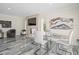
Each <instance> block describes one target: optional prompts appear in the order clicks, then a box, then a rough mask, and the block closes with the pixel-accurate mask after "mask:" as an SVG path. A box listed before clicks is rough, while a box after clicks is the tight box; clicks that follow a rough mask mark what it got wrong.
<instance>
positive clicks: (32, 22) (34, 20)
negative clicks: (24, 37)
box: [28, 17, 36, 26]
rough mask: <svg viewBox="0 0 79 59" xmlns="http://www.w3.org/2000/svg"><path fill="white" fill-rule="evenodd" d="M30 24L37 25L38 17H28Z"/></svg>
mask: <svg viewBox="0 0 79 59" xmlns="http://www.w3.org/2000/svg"><path fill="white" fill-rule="evenodd" d="M28 25H29V26H35V25H36V17H34V18H29V19H28Z"/></svg>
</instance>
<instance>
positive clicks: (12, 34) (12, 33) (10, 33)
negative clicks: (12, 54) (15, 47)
mask: <svg viewBox="0 0 79 59" xmlns="http://www.w3.org/2000/svg"><path fill="white" fill-rule="evenodd" d="M15 36H16V30H15V29H10V30H8V31H7V38H15Z"/></svg>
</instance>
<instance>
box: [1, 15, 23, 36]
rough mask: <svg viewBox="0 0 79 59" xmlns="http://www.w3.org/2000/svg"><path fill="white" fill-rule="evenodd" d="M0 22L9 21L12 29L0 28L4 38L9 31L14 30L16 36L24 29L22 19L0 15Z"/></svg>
mask: <svg viewBox="0 0 79 59" xmlns="http://www.w3.org/2000/svg"><path fill="white" fill-rule="evenodd" d="M0 20H5V21H11V22H12V27H11V28H2V27H1V26H0V29H2V30H3V32H4V36H5V37H6V32H7V31H8V30H9V29H16V35H19V34H20V32H21V30H22V29H24V17H19V16H9V15H4V14H0Z"/></svg>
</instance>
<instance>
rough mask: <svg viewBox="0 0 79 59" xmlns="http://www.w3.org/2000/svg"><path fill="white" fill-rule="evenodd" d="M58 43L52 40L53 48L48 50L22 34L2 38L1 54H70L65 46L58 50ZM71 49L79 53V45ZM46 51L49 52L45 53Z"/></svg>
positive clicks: (0, 44) (74, 52) (0, 42)
mask: <svg viewBox="0 0 79 59" xmlns="http://www.w3.org/2000/svg"><path fill="white" fill-rule="evenodd" d="M56 45H57V43H55V42H51V50H49V51H48V52H47V50H45V49H43V48H40V45H39V44H36V43H34V44H32V40H31V39H30V38H24V37H21V36H16V38H4V39H0V55H40V53H42V55H60V54H62V55H64V54H67V55H68V54H69V53H68V52H67V51H65V50H63V48H62V50H61V49H59V50H58V48H57V47H56ZM71 49H72V52H73V54H74V55H79V47H77V46H75V47H73V48H71ZM38 50H39V51H38ZM40 50H41V52H40ZM56 50H57V51H56ZM68 50H69V49H68ZM44 52H47V53H46V54H43V53H44Z"/></svg>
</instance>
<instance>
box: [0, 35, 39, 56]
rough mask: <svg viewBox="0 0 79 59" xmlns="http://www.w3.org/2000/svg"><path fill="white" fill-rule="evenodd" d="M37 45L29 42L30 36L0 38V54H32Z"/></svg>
mask: <svg viewBox="0 0 79 59" xmlns="http://www.w3.org/2000/svg"><path fill="white" fill-rule="evenodd" d="M38 47H39V46H38V45H33V44H32V43H31V39H30V38H28V39H27V38H26V39H23V37H21V36H16V38H4V39H0V55H34V52H35V51H36V50H37V49H38Z"/></svg>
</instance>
